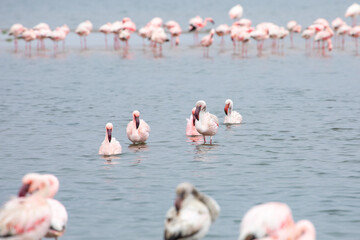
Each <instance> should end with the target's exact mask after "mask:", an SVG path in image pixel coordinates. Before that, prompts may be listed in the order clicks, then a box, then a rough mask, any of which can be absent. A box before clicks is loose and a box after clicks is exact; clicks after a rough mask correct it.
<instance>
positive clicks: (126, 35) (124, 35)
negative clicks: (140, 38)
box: [119, 29, 130, 47]
mask: <svg viewBox="0 0 360 240" xmlns="http://www.w3.org/2000/svg"><path fill="white" fill-rule="evenodd" d="M119 39H120V40H121V41H123V42H125V44H126V47H128V46H129V43H128V41H129V39H130V31H129V30H127V29H123V30H121V31H120V33H119Z"/></svg>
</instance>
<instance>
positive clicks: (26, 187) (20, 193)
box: [19, 184, 30, 197]
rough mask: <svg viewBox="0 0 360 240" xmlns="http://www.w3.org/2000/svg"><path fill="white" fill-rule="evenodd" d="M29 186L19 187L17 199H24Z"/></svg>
mask: <svg viewBox="0 0 360 240" xmlns="http://www.w3.org/2000/svg"><path fill="white" fill-rule="evenodd" d="M29 188H30V184H24V185H22V186H21V188H20V190H19V197H25V196H26V194H27V193H28V192H29Z"/></svg>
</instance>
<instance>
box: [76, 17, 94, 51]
mask: <svg viewBox="0 0 360 240" xmlns="http://www.w3.org/2000/svg"><path fill="white" fill-rule="evenodd" d="M92 29H93V25H92V23H91V22H90V21H89V20H86V21H85V22H82V23H80V24H79V25H78V26H77V28H76V29H75V32H76V33H77V34H78V35H79V36H80V44H81V47H82V45H83V44H82V39H81V37H83V38H84V48H86V36H88V35H89V34H90V33H91V31H92Z"/></svg>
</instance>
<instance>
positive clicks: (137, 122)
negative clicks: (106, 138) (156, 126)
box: [126, 110, 150, 144]
mask: <svg viewBox="0 0 360 240" xmlns="http://www.w3.org/2000/svg"><path fill="white" fill-rule="evenodd" d="M132 115H133V120H132V121H130V122H129V123H128V125H127V127H126V134H127V137H128V138H129V140H130V141H132V142H133V143H134V144H137V143H145V141H146V140H147V139H148V138H149V133H150V127H149V125H148V124H147V123H146V122H145V121H144V120H143V119H140V112H139V111H137V110H135V111H134V112H133V113H132Z"/></svg>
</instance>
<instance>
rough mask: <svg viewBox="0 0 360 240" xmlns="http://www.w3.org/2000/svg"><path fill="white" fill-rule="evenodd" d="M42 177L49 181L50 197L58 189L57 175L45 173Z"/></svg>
mask: <svg viewBox="0 0 360 240" xmlns="http://www.w3.org/2000/svg"><path fill="white" fill-rule="evenodd" d="M43 177H44V178H46V179H47V180H48V181H49V185H50V193H49V197H50V198H52V197H54V196H55V194H56V193H57V192H58V190H59V185H60V183H59V180H58V178H57V177H55V176H54V175H52V174H45V175H43Z"/></svg>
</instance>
